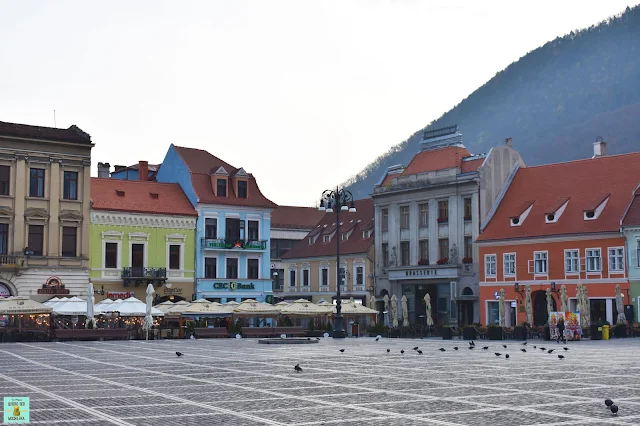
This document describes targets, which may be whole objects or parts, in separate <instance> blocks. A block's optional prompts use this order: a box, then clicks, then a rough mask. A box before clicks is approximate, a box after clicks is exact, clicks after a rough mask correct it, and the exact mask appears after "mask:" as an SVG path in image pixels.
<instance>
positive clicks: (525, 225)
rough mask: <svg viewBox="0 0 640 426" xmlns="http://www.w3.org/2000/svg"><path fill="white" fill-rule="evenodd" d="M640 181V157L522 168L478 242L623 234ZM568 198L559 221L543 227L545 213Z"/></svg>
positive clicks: (596, 159) (608, 158) (614, 157)
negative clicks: (590, 216) (588, 215)
mask: <svg viewBox="0 0 640 426" xmlns="http://www.w3.org/2000/svg"><path fill="white" fill-rule="evenodd" d="M639 182H640V153H631V154H622V155H612V156H604V157H596V158H591V159H587V160H577V161H570V162H565V163H557V164H548V165H543V166H533V167H526V168H520V169H518V171H517V172H516V175H515V177H514V178H513V181H512V182H511V184H510V186H509V187H508V189H507V191H506V193H505V195H504V197H503V199H502V201H501V202H500V204H499V206H498V207H497V209H496V211H495V214H494V215H493V216H492V218H491V220H490V221H489V223H488V224H487V225H486V227H485V228H484V230H483V232H482V234H481V235H480V237H479V238H478V241H491V240H504V239H516V238H530V237H545V236H557V235H571V234H584V233H598V232H619V230H620V221H621V220H622V216H623V214H624V212H625V209H626V207H627V206H628V204H629V194H631V193H633V191H634V189H635V188H636V187H637V185H638V183H639ZM523 199H524V200H530V201H527V202H523ZM566 199H568V200H569V202H568V203H567V207H566V209H565V210H564V212H563V214H562V216H561V217H560V218H559V219H558V221H557V222H554V223H545V213H549V210H550V209H552V208H553V207H556V206H557V207H559V206H558V204H559V203H560V202H561V201H562V200H565V201H566ZM605 199H606V200H607V204H606V206H605V207H604V209H603V210H602V212H601V213H600V215H599V216H598V217H597V218H596V219H594V220H585V219H584V213H585V211H588V210H593V209H595V208H596V207H598V206H599V205H600V204H601V203H602V202H603V201H604V200H605ZM530 202H533V206H532V209H531V211H530V212H529V215H528V216H527V218H526V219H525V220H524V221H523V222H522V223H520V225H519V226H511V221H510V218H512V217H517V216H519V215H520V214H521V213H522V212H523V210H524V209H526V208H527V207H526V206H525V204H527V203H530Z"/></svg>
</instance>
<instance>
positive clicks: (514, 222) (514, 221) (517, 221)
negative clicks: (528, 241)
mask: <svg viewBox="0 0 640 426" xmlns="http://www.w3.org/2000/svg"><path fill="white" fill-rule="evenodd" d="M527 204H528V206H527V208H526V210H524V211H523V212H522V213H520V214H519V215H518V216H511V217H510V218H509V222H510V223H511V226H520V225H522V223H523V222H524V221H525V219H526V218H527V216H529V213H530V212H531V209H532V208H533V203H531V202H528V203H527Z"/></svg>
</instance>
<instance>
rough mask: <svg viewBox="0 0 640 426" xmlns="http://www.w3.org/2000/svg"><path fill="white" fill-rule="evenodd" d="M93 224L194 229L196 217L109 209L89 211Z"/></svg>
mask: <svg viewBox="0 0 640 426" xmlns="http://www.w3.org/2000/svg"><path fill="white" fill-rule="evenodd" d="M91 223H92V224H93V225H120V226H143V227H148V228H175V229H195V228H196V218H195V217H189V216H162V215H150V214H133V213H121V212H109V211H97V210H93V211H91Z"/></svg>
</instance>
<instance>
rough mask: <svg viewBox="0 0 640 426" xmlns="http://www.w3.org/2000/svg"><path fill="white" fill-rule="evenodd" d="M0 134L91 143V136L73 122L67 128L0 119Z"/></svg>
mask: <svg viewBox="0 0 640 426" xmlns="http://www.w3.org/2000/svg"><path fill="white" fill-rule="evenodd" d="M0 136H9V137H11V136H13V137H16V138H25V139H41V140H47V141H57V142H75V143H81V144H87V145H91V136H90V135H89V134H88V133H85V132H83V131H82V130H81V129H80V128H79V127H78V126H76V125H75V124H74V125H73V126H71V127H69V128H68V129H57V128H55V127H42V126H30V125H28V124H17V123H7V122H4V121H0Z"/></svg>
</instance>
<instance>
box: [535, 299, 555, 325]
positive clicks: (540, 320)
mask: <svg viewBox="0 0 640 426" xmlns="http://www.w3.org/2000/svg"><path fill="white" fill-rule="evenodd" d="M531 298H532V299H533V325H535V326H538V327H540V326H543V325H545V324H546V323H547V321H549V312H548V311H547V295H546V294H545V292H544V291H534V292H533V294H532V295H531ZM552 300H553V310H554V311H555V310H556V309H557V308H556V299H555V297H554V298H552Z"/></svg>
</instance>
